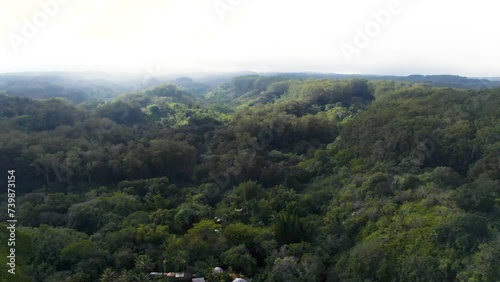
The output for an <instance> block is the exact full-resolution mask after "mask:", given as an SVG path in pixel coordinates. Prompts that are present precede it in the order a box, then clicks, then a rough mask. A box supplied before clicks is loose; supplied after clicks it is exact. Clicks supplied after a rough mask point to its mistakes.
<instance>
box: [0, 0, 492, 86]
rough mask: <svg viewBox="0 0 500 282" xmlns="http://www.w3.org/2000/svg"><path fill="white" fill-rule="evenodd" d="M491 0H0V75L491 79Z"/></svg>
mask: <svg viewBox="0 0 500 282" xmlns="http://www.w3.org/2000/svg"><path fill="white" fill-rule="evenodd" d="M499 8H500V2H498V1H494V0H476V1H456V0H455V1H451V0H439V1H430V0H351V1H348V0H307V1H305V0H140V1H139V0H85V1H83V0H36V1H33V0H22V1H12V0H0V21H1V25H0V72H19V71H82V70H92V71H116V72H121V71H123V72H161V73H171V72H230V71H257V72H306V71H307V72H330V73H346V74H353V73H356V74H380V75H409V74H429V75H430V74H456V75H463V76H469V77H500V64H499V63H500V32H499V31H498V28H499V27H500V17H499V16H498V11H499V10H500V9H499Z"/></svg>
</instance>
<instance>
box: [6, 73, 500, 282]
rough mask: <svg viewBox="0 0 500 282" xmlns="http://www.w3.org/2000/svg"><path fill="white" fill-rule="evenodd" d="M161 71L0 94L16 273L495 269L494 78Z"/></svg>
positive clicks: (58, 277)
mask: <svg viewBox="0 0 500 282" xmlns="http://www.w3.org/2000/svg"><path fill="white" fill-rule="evenodd" d="M177 82H178V83H184V86H182V87H176V86H174V85H171V84H167V85H162V86H157V87H153V88H149V89H147V90H144V91H139V92H134V93H128V94H123V95H120V96H117V97H116V98H115V99H114V100H112V101H106V102H104V101H103V102H99V101H97V102H96V101H86V102H84V103H81V104H78V105H75V104H72V103H71V102H68V101H67V100H64V99H59V98H53V99H48V100H32V99H29V98H18V97H12V96H6V95H1V94H0V129H1V133H0V158H1V160H0V167H1V171H2V172H3V173H4V174H5V172H6V171H7V170H9V169H15V170H16V177H17V187H18V188H17V193H18V195H17V210H18V214H17V216H18V221H19V224H20V225H22V227H18V232H19V234H20V235H19V236H21V237H20V238H21V239H20V240H21V241H20V243H19V248H20V250H21V249H22V251H23V252H20V253H19V254H18V256H19V257H22V259H20V260H19V266H18V267H19V269H20V273H21V275H26V276H29V277H32V280H33V281H48V282H50V281H143V280H144V279H145V276H146V274H147V273H149V272H151V271H160V272H163V271H165V272H169V271H187V272H192V273H197V274H199V275H204V276H205V277H210V278H211V279H212V280H211V281H227V279H230V278H229V276H228V275H227V274H224V275H215V274H213V273H212V269H213V268H214V267H216V266H220V267H222V268H224V269H225V270H229V272H230V273H234V274H237V275H241V276H243V277H250V278H252V277H253V280H252V281H498V280H500V263H499V262H500V221H499V218H500V217H499V216H500V111H499V110H498V108H499V106H500V89H492V90H480V91H478V90H459V89H452V88H431V87H429V86H426V85H423V84H418V83H413V82H394V81H367V80H364V79H349V80H333V79H292V78H290V77H286V76H277V77H261V76H243V77H237V78H234V79H233V80H231V81H230V82H228V83H223V84H221V85H219V86H217V87H215V88H213V89H211V90H210V91H209V90H208V88H206V87H205V86H203V85H199V84H196V83H194V82H193V81H191V80H189V79H181V80H179V81H177ZM204 93H206V94H204ZM5 199H6V195H5V194H3V195H2V201H4V202H5ZM0 216H1V217H2V218H0V219H1V220H3V221H4V222H5V219H6V218H3V217H5V213H2V214H0ZM2 234H3V233H2ZM2 236H5V235H2ZM28 244H29V245H30V248H29V250H30V251H26V249H23V248H26V247H22V246H26V245H28ZM3 248H4V246H1V248H0V251H1V252H0V253H1V254H2V256H3V257H5V255H4V254H5V250H4V249H3ZM2 275H4V274H2ZM1 277H4V276H1ZM19 277H21V276H19ZM20 279H21V278H20ZM9 281H10V280H9ZM19 281H21V280H19ZM229 281H230V280H229Z"/></svg>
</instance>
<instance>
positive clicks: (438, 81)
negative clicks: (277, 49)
mask: <svg viewBox="0 0 500 282" xmlns="http://www.w3.org/2000/svg"><path fill="white" fill-rule="evenodd" d="M248 75H260V76H263V77H275V76H279V77H280V78H281V79H308V78H316V79H318V78H328V79H349V78H364V79H367V80H393V81H403V82H417V83H425V84H428V85H430V86H433V87H453V88H461V89H473V90H480V89H491V88H497V87H500V78H498V77H497V78H488V79H486V78H467V77H462V76H456V75H410V76H378V75H351V74H335V73H307V72H298V73H255V72H249V71H246V72H233V73H213V74H208V73H189V74H166V75H158V76H154V75H149V74H144V73H141V74H112V73H104V72H46V73H39V72H26V73H6V74H0V91H3V92H5V93H6V94H7V95H12V96H19V97H28V98H34V99H48V98H54V97H62V98H66V99H68V100H70V101H72V102H74V103H82V102H86V101H91V100H108V99H112V98H114V97H116V96H118V95H119V94H122V93H127V92H133V91H141V90H145V89H147V88H150V87H154V86H158V85H162V84H165V83H170V84H174V85H176V86H177V87H179V88H180V89H182V90H184V91H186V92H189V93H191V94H193V95H195V96H200V95H205V94H207V93H209V92H211V91H212V90H213V89H214V88H216V87H217V86H219V85H221V84H223V83H228V82H231V81H232V79H233V78H236V77H244V76H248Z"/></svg>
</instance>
